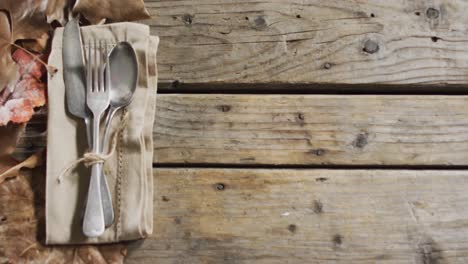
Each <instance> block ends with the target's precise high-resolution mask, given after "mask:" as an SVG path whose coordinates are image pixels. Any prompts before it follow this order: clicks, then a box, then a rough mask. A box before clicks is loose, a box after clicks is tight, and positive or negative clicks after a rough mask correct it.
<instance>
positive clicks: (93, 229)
mask: <svg viewBox="0 0 468 264" xmlns="http://www.w3.org/2000/svg"><path fill="white" fill-rule="evenodd" d="M100 119H101V116H100V115H96V116H94V118H93V152H95V153H99V121H100ZM100 172H101V168H100V166H99V165H98V164H93V165H92V166H91V179H90V181H89V187H88V198H87V201H86V210H85V214H84V220H83V233H84V234H85V235H86V236H88V237H97V236H100V235H102V234H103V233H104V229H105V226H104V212H103V208H102V200H101V199H102V196H101V186H100V185H101V184H100Z"/></svg>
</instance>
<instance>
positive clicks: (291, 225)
mask: <svg viewBox="0 0 468 264" xmlns="http://www.w3.org/2000/svg"><path fill="white" fill-rule="evenodd" d="M288 230H289V232H291V233H296V230H297V226H296V225H295V224H290V225H289V226H288Z"/></svg>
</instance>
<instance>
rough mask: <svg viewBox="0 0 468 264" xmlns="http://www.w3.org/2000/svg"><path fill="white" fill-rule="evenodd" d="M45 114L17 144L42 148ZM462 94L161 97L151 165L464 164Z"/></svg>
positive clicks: (466, 105)
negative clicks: (153, 163)
mask: <svg viewBox="0 0 468 264" xmlns="http://www.w3.org/2000/svg"><path fill="white" fill-rule="evenodd" d="M45 120H46V117H45V115H44V114H43V115H42V116H38V117H37V119H36V120H34V121H33V122H32V123H31V124H30V126H29V127H28V128H27V131H28V133H26V135H25V136H24V137H23V138H22V141H21V143H20V147H21V148H22V150H23V151H26V152H28V150H29V151H35V150H36V146H44V145H45V139H44V135H45V133H42V131H43V129H44V128H45V124H44V122H45ZM467 126H468V97H465V96H404V95H400V96H389V95H377V96H375V95H211V94H210V95H207V94H187V95H183V94H161V95H158V98H157V114H156V121H155V127H154V147H155V153H156V155H155V157H154V162H155V163H156V164H182V163H183V164H236V165H259V164H260V165H468V152H467V149H468V141H467V140H468V137H467V132H468V127H467Z"/></svg>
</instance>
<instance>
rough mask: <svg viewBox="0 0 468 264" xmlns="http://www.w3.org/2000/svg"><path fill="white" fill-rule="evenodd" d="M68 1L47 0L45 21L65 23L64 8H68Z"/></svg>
mask: <svg viewBox="0 0 468 264" xmlns="http://www.w3.org/2000/svg"><path fill="white" fill-rule="evenodd" d="M69 2H70V1H67V0H48V1H47V9H46V14H47V23H52V22H53V21H58V22H59V23H60V24H61V25H62V26H64V25H65V21H66V20H67V18H66V17H65V13H68V12H65V10H67V9H68V4H69Z"/></svg>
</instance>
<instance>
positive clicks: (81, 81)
mask: <svg viewBox="0 0 468 264" xmlns="http://www.w3.org/2000/svg"><path fill="white" fill-rule="evenodd" d="M62 46H63V47H62V57H63V80H64V82H65V97H66V103H67V108H68V111H69V112H70V114H72V115H74V116H75V117H77V118H81V119H83V120H84V122H85V124H86V135H87V139H88V147H91V142H92V140H91V132H90V131H91V113H90V112H88V109H87V107H86V93H85V91H86V86H85V80H86V79H85V67H84V62H83V50H82V44H81V33H80V26H79V17H74V18H72V19H71V20H70V21H68V23H67V24H66V25H65V28H64V30H63V40H62ZM100 185H101V194H102V195H101V197H102V201H101V202H102V206H103V212H104V222H105V225H106V227H107V226H110V225H112V223H113V222H114V210H113V207H112V197H111V195H110V191H109V186H108V184H107V180H106V177H105V176H104V175H102V176H101V184H100Z"/></svg>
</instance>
